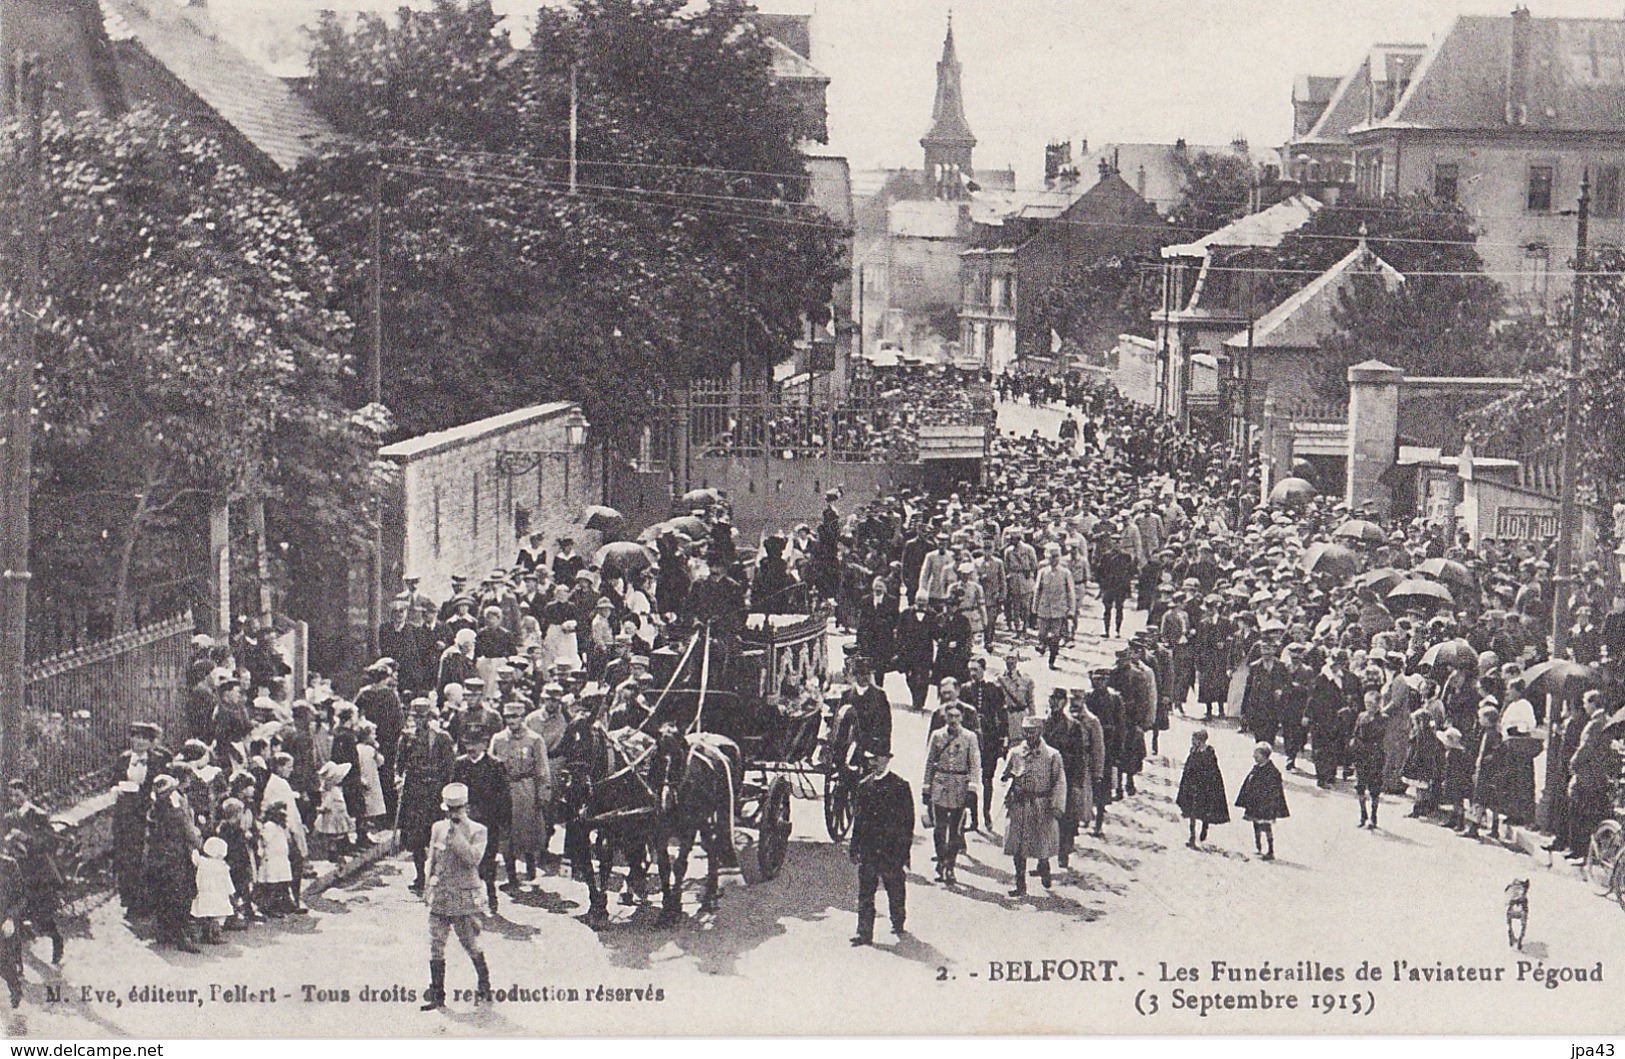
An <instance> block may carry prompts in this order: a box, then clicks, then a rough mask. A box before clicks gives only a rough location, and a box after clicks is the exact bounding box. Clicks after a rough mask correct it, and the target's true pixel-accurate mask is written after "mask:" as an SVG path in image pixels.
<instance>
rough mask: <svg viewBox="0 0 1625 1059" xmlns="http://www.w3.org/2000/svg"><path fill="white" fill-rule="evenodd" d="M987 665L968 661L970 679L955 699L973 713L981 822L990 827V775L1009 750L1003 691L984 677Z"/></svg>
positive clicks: (973, 818) (974, 825)
mask: <svg viewBox="0 0 1625 1059" xmlns="http://www.w3.org/2000/svg"><path fill="white" fill-rule="evenodd" d="M986 671H987V663H985V662H983V661H982V660H981V659H980V658H973V659H971V661H970V676H969V679H967V680H966V681H965V686H964V687H963V688H962V689H960V692H959V697H960V699H961V700H962V701H963V702H964V703H965V705H967V706H969V707H970V708H971V709H973V710H975V711H976V719H977V732H976V740H977V742H978V743H979V744H980V747H981V751H982V819H983V821H986V822H988V825H989V827H991V826H992V824H991V821H992V819H993V773H994V772H995V771H997V769H998V767H999V761H1000V760H1002V759H1003V757H1004V752H1005V750H1006V749H1007V748H1008V747H1009V745H1010V741H1009V727H1010V715H1009V713H1008V711H1007V710H1006V709H1005V706H1004V689H1003V688H1001V687H1000V686H999V684H998V682H997V681H992V680H988V679H987V677H986ZM970 829H971V830H972V831H975V830H978V827H977V821H976V804H975V803H974V802H973V803H971V807H970Z"/></svg>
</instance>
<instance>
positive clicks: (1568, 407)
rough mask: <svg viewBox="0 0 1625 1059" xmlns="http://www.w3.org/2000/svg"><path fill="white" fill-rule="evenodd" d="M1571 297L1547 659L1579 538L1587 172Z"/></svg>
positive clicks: (1556, 638)
mask: <svg viewBox="0 0 1625 1059" xmlns="http://www.w3.org/2000/svg"><path fill="white" fill-rule="evenodd" d="M1575 222H1576V223H1575V235H1574V294H1573V298H1572V301H1573V309H1572V310H1570V312H1569V371H1568V386H1567V394H1566V396H1565V400H1564V406H1563V480H1562V482H1561V483H1559V487H1560V490H1561V492H1560V495H1561V497H1562V500H1561V516H1560V521H1559V525H1558V529H1557V569H1556V570H1555V571H1554V572H1553V576H1552V596H1553V599H1552V657H1554V658H1557V657H1561V655H1562V653H1563V651H1564V649H1565V648H1567V647H1568V643H1569V597H1570V595H1572V589H1571V585H1572V582H1573V580H1574V548H1575V545H1576V543H1577V542H1578V539H1579V536H1580V503H1579V499H1578V498H1577V497H1576V496H1575V488H1576V486H1577V485H1578V483H1577V482H1576V481H1575V479H1576V478H1578V477H1579V473H1578V471H1577V468H1576V464H1577V463H1578V462H1579V456H1580V452H1579V448H1580V445H1579V440H1580V439H1579V434H1580V369H1581V363H1582V356H1581V353H1582V350H1583V348H1584V346H1585V292H1586V236H1587V229H1588V227H1589V225H1590V222H1591V170H1589V169H1587V170H1585V171H1584V173H1582V175H1581V177H1580V202H1579V206H1578V208H1577V209H1576V210H1575Z"/></svg>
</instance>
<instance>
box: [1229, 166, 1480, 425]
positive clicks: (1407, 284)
mask: <svg viewBox="0 0 1625 1059" xmlns="http://www.w3.org/2000/svg"><path fill="white" fill-rule="evenodd" d="M1362 238H1363V239H1365V241H1366V245H1367V246H1368V247H1369V248H1370V249H1371V251H1372V252H1373V253H1375V254H1376V255H1377V256H1378V257H1380V258H1382V259H1383V260H1384V261H1386V262H1387V263H1388V264H1389V265H1391V266H1392V267H1393V268H1395V269H1396V270H1398V271H1399V272H1400V273H1401V274H1402V275H1404V276H1405V281H1404V283H1403V284H1400V285H1398V286H1393V287H1390V286H1389V285H1388V284H1386V283H1384V282H1382V281H1381V280H1379V279H1378V278H1376V277H1375V276H1371V277H1363V276H1362V277H1356V279H1355V281H1354V282H1353V283H1351V284H1350V285H1349V286H1348V287H1347V288H1345V289H1344V291H1343V292H1342V293H1341V295H1340V297H1339V304H1338V306H1337V308H1336V309H1334V310H1333V314H1332V316H1333V322H1334V324H1335V325H1336V331H1335V332H1334V333H1333V334H1332V335H1330V336H1328V337H1327V338H1326V339H1325V340H1324V341H1323V342H1322V344H1321V349H1322V350H1323V351H1324V352H1326V353H1327V354H1329V355H1328V357H1327V358H1326V366H1325V369H1324V371H1323V372H1322V374H1321V377H1320V378H1319V379H1317V380H1316V385H1317V389H1319V390H1321V391H1322V393H1323V394H1325V395H1326V396H1327V397H1329V398H1341V397H1342V396H1344V395H1345V394H1346V393H1347V391H1348V383H1347V377H1346V375H1345V372H1346V370H1347V368H1348V366H1349V365H1351V364H1357V363H1359V362H1360V361H1362V360H1367V359H1370V358H1376V359H1379V360H1382V361H1384V362H1386V363H1388V364H1392V365H1393V366H1394V367H1397V368H1404V369H1405V370H1407V371H1409V372H1411V373H1412V374H1418V375H1481V374H1485V373H1486V370H1487V368H1488V367H1489V366H1490V364H1491V359H1490V357H1489V354H1488V352H1487V351H1488V350H1490V349H1491V347H1492V346H1493V344H1494V340H1493V328H1494V326H1495V324H1496V322H1497V321H1498V320H1499V319H1500V318H1501V316H1502V309H1503V306H1504V297H1503V295H1502V292H1501V288H1500V286H1499V285H1498V284H1497V283H1495V281H1494V280H1492V279H1490V278H1489V277H1488V276H1486V275H1484V264H1483V261H1482V260H1481V259H1480V258H1479V256H1478V250H1477V248H1476V245H1475V244H1476V242H1477V233H1476V231H1475V229H1474V226H1473V221H1472V218H1471V217H1470V216H1468V214H1467V213H1466V212H1464V211H1463V210H1462V209H1461V208H1460V207H1458V206H1455V205H1452V204H1448V203H1441V202H1438V201H1436V200H1434V199H1431V198H1429V197H1426V196H1422V195H1409V196H1405V197H1402V198H1401V197H1391V198H1389V199H1386V200H1384V201H1382V202H1381V203H1355V204H1350V205H1344V204H1338V205H1335V206H1326V207H1324V208H1323V209H1321V210H1320V211H1319V212H1317V213H1316V214H1315V215H1314V217H1313V218H1311V219H1310V221H1309V222H1308V223H1307V224H1305V225H1304V226H1303V227H1302V228H1300V229H1298V230H1297V231H1296V232H1294V233H1292V234H1290V235H1288V236H1287V237H1286V238H1284V239H1283V240H1282V241H1281V244H1280V246H1278V247H1276V248H1274V249H1272V250H1267V251H1263V252H1261V253H1259V254H1256V255H1254V265H1255V266H1256V267H1257V268H1259V269H1260V270H1261V272H1260V274H1259V275H1258V276H1257V283H1258V286H1259V290H1260V294H1259V296H1258V298H1257V301H1258V304H1259V305H1260V306H1265V307H1267V306H1271V305H1275V304H1277V303H1278V302H1280V301H1281V300H1283V299H1284V298H1286V297H1288V296H1289V295H1290V294H1291V293H1292V292H1294V291H1296V290H1297V289H1299V288H1301V287H1302V286H1303V285H1304V284H1306V283H1308V282H1309V281H1310V280H1312V279H1313V278H1314V277H1315V276H1318V275H1320V274H1321V273H1323V272H1325V271H1326V270H1327V269H1329V268H1331V267H1332V266H1333V265H1335V264H1336V263H1337V262H1338V261H1340V260H1342V259H1343V258H1344V257H1345V256H1347V255H1348V254H1349V253H1350V252H1351V251H1352V250H1354V249H1355V248H1356V247H1357V246H1358V245H1359V242H1360V240H1361V239H1362Z"/></svg>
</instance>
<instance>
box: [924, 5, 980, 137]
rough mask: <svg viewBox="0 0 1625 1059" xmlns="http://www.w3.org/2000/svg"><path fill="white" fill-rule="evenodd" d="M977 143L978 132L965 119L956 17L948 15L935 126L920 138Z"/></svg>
mask: <svg viewBox="0 0 1625 1059" xmlns="http://www.w3.org/2000/svg"><path fill="white" fill-rule="evenodd" d="M928 141H929V142H932V143H943V144H969V145H970V146H975V145H976V134H975V133H973V132H971V131H970V122H968V121H966V120H965V99H964V93H963V91H962V89H961V85H960V79H959V57H958V55H956V54H955V53H954V20H953V16H952V15H949V16H948V33H947V35H946V36H944V37H943V38H942V58H941V59H940V60H939V61H938V62H937V94H936V98H935V99H933V100H932V103H931V128H930V130H928V131H927V132H926V134H925V135H924V136H923V137H921V140H920V142H921V143H925V142H928Z"/></svg>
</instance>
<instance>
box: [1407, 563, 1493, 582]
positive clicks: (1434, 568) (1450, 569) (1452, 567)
mask: <svg viewBox="0 0 1625 1059" xmlns="http://www.w3.org/2000/svg"><path fill="white" fill-rule="evenodd" d="M1416 572H1417V573H1419V574H1426V575H1427V576H1429V577H1432V578H1437V579H1438V580H1440V581H1448V582H1450V583H1451V584H1452V585H1460V586H1461V587H1462V588H1472V587H1474V586H1475V585H1477V584H1478V579H1477V578H1475V577H1474V576H1473V572H1472V571H1471V570H1469V569H1467V567H1466V566H1464V565H1462V564H1461V563H1458V562H1456V560H1454V559H1429V560H1427V561H1426V562H1424V563H1422V564H1420V565H1419V566H1417V568H1416Z"/></svg>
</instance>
